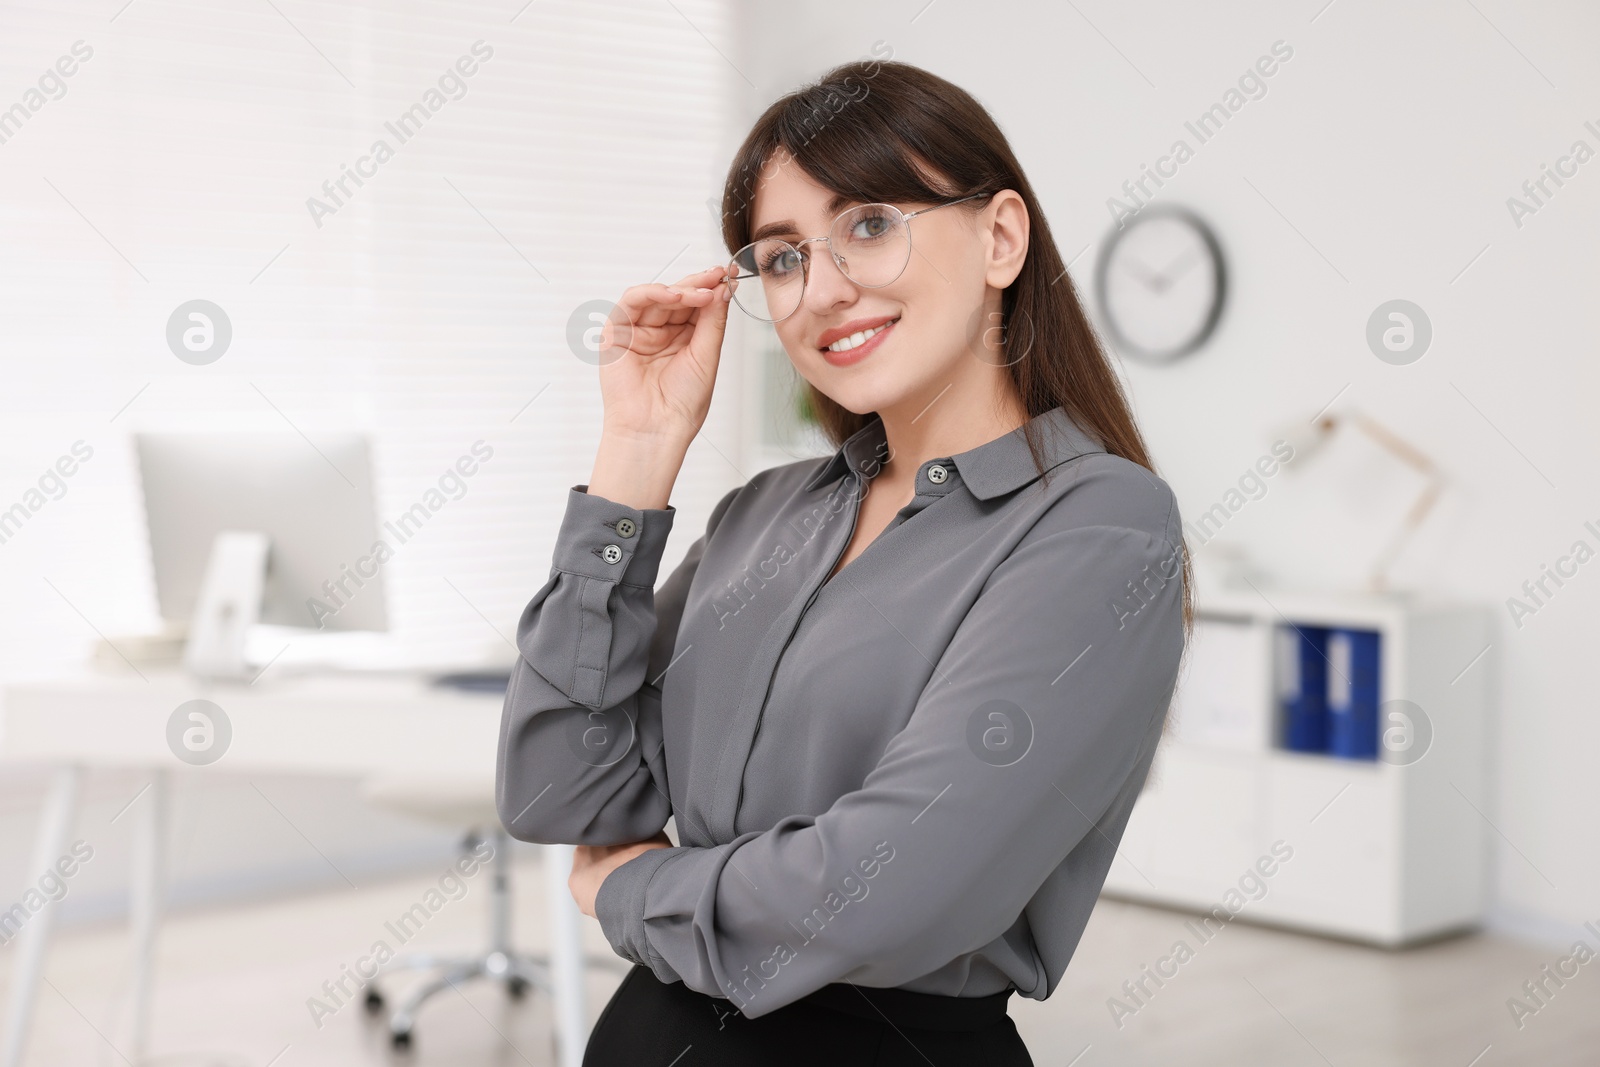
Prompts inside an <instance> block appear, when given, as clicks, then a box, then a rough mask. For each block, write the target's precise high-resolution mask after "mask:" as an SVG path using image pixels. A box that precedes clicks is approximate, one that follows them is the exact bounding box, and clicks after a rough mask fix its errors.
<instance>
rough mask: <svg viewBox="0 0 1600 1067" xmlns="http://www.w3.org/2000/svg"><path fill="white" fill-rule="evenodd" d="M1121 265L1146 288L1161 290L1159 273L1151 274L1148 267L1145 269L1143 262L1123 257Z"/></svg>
mask: <svg viewBox="0 0 1600 1067" xmlns="http://www.w3.org/2000/svg"><path fill="white" fill-rule="evenodd" d="M1122 266H1123V269H1125V270H1126V271H1127V272H1128V273H1129V274H1132V275H1133V276H1134V277H1136V278H1138V279H1139V280H1140V281H1141V282H1143V283H1144V284H1145V286H1146V287H1147V288H1149V289H1153V290H1155V291H1156V292H1158V293H1159V292H1160V291H1161V289H1162V279H1161V276H1160V275H1159V274H1152V273H1151V272H1150V271H1149V270H1148V269H1146V267H1145V266H1144V264H1142V263H1140V262H1139V261H1138V260H1135V259H1129V258H1125V259H1123V261H1122Z"/></svg>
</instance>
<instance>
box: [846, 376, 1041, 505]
mask: <svg viewBox="0 0 1600 1067" xmlns="http://www.w3.org/2000/svg"><path fill="white" fill-rule="evenodd" d="M909 406H910V405H904V406H903V407H909ZM878 416H879V418H881V419H882V420H883V430H884V439H885V441H886V443H887V445H888V462H887V463H886V464H885V465H884V467H883V470H882V475H881V476H883V477H885V478H886V480H887V481H889V482H891V483H900V482H905V483H906V484H910V481H911V480H912V479H914V478H915V477H916V473H917V471H918V469H920V468H921V466H922V465H923V464H924V463H926V462H927V461H928V460H930V459H932V458H934V457H935V456H954V455H959V454H960V453H962V452H966V451H968V450H969V449H973V448H977V447H978V446H979V445H982V444H987V443H988V442H990V441H993V440H994V439H996V438H997V437H1002V436H1004V435H1005V434H1007V433H1009V432H1011V431H1012V430H1015V429H1016V428H1017V427H1019V426H1022V425H1024V424H1025V423H1027V422H1028V419H1029V415H1028V410H1027V408H1026V407H1025V406H1024V405H1023V403H1022V400H1021V398H1020V397H1018V396H1017V395H1016V392H1015V390H1014V389H1012V388H1011V387H1010V382H1009V380H1008V381H1007V382H1006V383H1005V388H1003V389H998V388H997V389H995V390H984V391H979V390H961V389H958V388H949V389H946V390H945V391H944V392H943V393H942V394H940V395H939V396H938V397H937V398H936V399H934V400H933V401H932V402H931V403H927V404H924V405H923V406H921V408H920V409H919V410H916V411H906V410H902V409H894V410H889V411H879V412H878Z"/></svg>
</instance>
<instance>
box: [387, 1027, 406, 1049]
mask: <svg viewBox="0 0 1600 1067" xmlns="http://www.w3.org/2000/svg"><path fill="white" fill-rule="evenodd" d="M389 1044H391V1045H393V1046H394V1047H395V1048H398V1049H407V1048H410V1047H411V1031H410V1030H396V1031H395V1032H394V1033H392V1034H390V1035H389Z"/></svg>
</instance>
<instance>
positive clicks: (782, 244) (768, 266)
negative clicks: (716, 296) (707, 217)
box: [728, 238, 805, 322]
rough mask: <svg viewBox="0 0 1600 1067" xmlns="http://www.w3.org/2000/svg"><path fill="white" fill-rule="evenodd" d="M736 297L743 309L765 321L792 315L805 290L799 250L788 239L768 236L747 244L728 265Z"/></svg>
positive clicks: (776, 320) (777, 319)
mask: <svg viewBox="0 0 1600 1067" xmlns="http://www.w3.org/2000/svg"><path fill="white" fill-rule="evenodd" d="M728 276H729V277H730V278H732V279H733V283H732V285H733V299H734V301H735V303H737V304H738V305H739V307H740V309H741V310H743V311H744V312H745V313H746V314H748V315H749V316H750V317H752V318H756V319H760V320H762V321H763V322H779V321H781V320H783V319H786V318H788V317H789V316H790V315H793V314H794V312H795V309H797V308H798V307H799V306H800V294H801V293H802V292H803V291H804V289H805V265H804V264H803V263H802V262H801V259H800V250H799V249H797V248H795V246H794V245H792V244H790V243H789V242H788V241H779V240H776V239H772V238H769V239H768V240H765V241H756V242H755V243H754V244H748V245H745V246H744V247H743V248H741V249H739V251H738V252H736V253H735V254H734V257H733V260H732V261H731V262H730V263H729V266H728Z"/></svg>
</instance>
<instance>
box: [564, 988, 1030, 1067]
mask: <svg viewBox="0 0 1600 1067" xmlns="http://www.w3.org/2000/svg"><path fill="white" fill-rule="evenodd" d="M1012 992H1013V991H1012V990H1007V991H1005V992H1003V993H996V994H994V995H992V996H987V997H942V996H936V995H934V994H931V993H912V992H910V991H908V990H904V989H876V988H871V987H868V986H855V985H850V984H848V983H843V982H835V983H833V984H832V985H828V986H825V987H824V988H822V989H819V990H817V991H816V992H814V993H812V994H811V995H809V996H807V997H803V998H801V999H800V1000H797V1001H795V1002H794V1003H793V1004H786V1005H784V1006H783V1007H781V1008H779V1009H778V1010H777V1011H774V1012H769V1013H767V1014H766V1015H762V1016H760V1017H758V1018H755V1019H748V1018H746V1017H745V1016H744V1015H742V1014H740V1013H739V1011H738V1010H737V1009H735V1007H734V1005H733V1002H732V1001H731V1000H728V999H726V998H724V997H712V996H707V995H706V994H704V993H698V992H696V991H694V990H692V989H690V988H689V987H688V986H686V985H684V984H683V983H682V982H662V981H661V980H660V979H659V978H657V977H656V976H655V974H654V972H652V971H651V970H650V969H649V968H648V967H643V966H639V965H635V966H634V967H633V968H632V969H631V970H630V971H629V972H628V974H627V977H625V978H624V979H623V980H622V984H621V985H620V986H618V987H617V991H616V993H614V994H613V995H612V997H611V1000H610V1002H609V1003H607V1004H606V1007H605V1010H604V1011H603V1012H601V1013H600V1021H599V1022H598V1023H596V1024H595V1028H594V1032H593V1033H592V1034H590V1036H589V1045H588V1048H587V1049H586V1050H585V1052H584V1056H583V1067H668V1065H671V1067H791V1065H792V1067H817V1065H819V1064H820V1065H826V1067H848V1065H852V1064H860V1065H862V1067H901V1065H905V1067H927V1065H928V1064H934V1065H935V1067H969V1065H970V1067H979V1065H981V1067H1033V1059H1032V1058H1031V1057H1030V1056H1029V1055H1028V1048H1027V1046H1026V1045H1025V1044H1023V1042H1022V1037H1021V1035H1019V1034H1018V1033H1017V1028H1016V1024H1014V1023H1013V1022H1012V1021H1011V1016H1009V1015H1007V1014H1006V1003H1007V1001H1008V1000H1009V999H1010V997H1011V993H1012Z"/></svg>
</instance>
